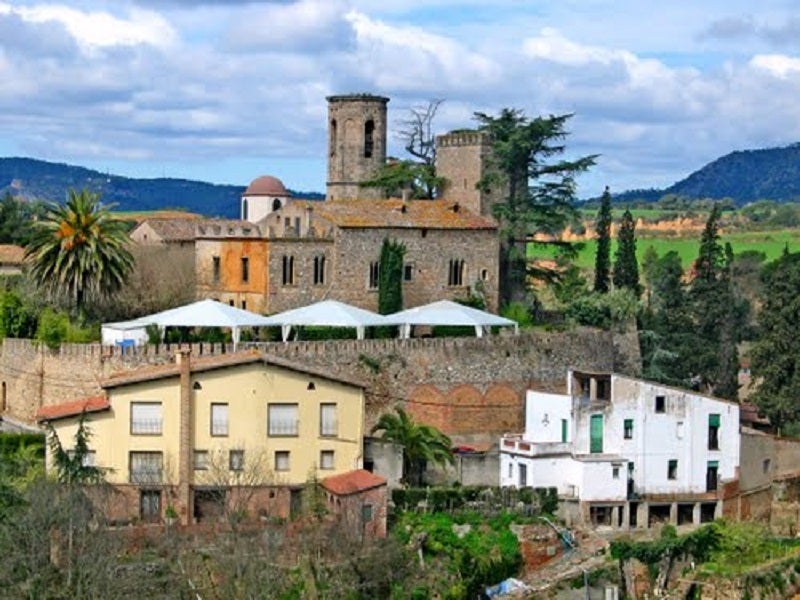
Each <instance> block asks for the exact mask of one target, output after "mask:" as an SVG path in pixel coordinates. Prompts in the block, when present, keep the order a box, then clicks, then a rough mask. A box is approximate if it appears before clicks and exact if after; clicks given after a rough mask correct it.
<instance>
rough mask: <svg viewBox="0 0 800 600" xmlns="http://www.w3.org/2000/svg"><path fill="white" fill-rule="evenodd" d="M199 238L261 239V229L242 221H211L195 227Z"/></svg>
mask: <svg viewBox="0 0 800 600" xmlns="http://www.w3.org/2000/svg"><path fill="white" fill-rule="evenodd" d="M195 236H196V237H198V238H260V237H262V233H261V229H260V228H259V227H258V226H257V225H254V224H252V223H247V222H241V221H224V220H209V221H200V222H198V223H197V225H195Z"/></svg>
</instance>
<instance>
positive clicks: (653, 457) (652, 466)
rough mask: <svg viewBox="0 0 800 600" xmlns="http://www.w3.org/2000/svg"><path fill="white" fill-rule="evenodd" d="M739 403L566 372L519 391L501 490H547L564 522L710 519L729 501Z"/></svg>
mask: <svg viewBox="0 0 800 600" xmlns="http://www.w3.org/2000/svg"><path fill="white" fill-rule="evenodd" d="M739 446H740V439H739V405H738V404H736V403H733V402H728V401H725V400H719V399H716V398H711V397H708V396H703V395H700V394H697V393H693V392H689V391H686V390H680V389H676V388H670V387H666V386H663V385H658V384H654V383H648V382H645V381H641V380H639V379H633V378H630V377H625V376H622V375H608V374H602V375H601V374H588V373H579V372H573V371H571V372H570V373H569V375H568V380H567V393H566V394H552V393H544V392H535V391H528V393H527V397H526V414H525V433H524V434H519V435H507V436H504V437H502V438H501V440H500V485H502V486H518V487H520V486H531V487H555V488H557V489H558V493H559V497H560V498H561V499H562V500H563V502H562V506H563V507H564V509H565V515H564V516H565V518H567V519H568V520H570V519H581V520H584V521H589V522H591V523H593V524H595V525H612V526H614V527H636V526H639V527H646V526H649V525H651V524H653V523H655V522H664V521H669V522H672V523H676V524H683V523H699V522H705V521H710V520H713V519H714V518H715V517H718V516H720V515H721V514H722V511H723V508H724V501H725V500H727V499H728V498H729V497H731V496H735V495H736V494H737V493H738V488H737V485H736V484H737V483H738V479H739Z"/></svg>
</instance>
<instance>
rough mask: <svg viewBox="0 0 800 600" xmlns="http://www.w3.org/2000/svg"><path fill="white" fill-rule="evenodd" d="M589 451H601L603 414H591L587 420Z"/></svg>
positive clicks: (594, 452) (595, 452)
mask: <svg viewBox="0 0 800 600" xmlns="http://www.w3.org/2000/svg"><path fill="white" fill-rule="evenodd" d="M589 452H591V453H592V454H602V452H603V415H592V417H591V419H590V421H589Z"/></svg>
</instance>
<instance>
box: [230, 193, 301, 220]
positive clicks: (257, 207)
mask: <svg viewBox="0 0 800 600" xmlns="http://www.w3.org/2000/svg"><path fill="white" fill-rule="evenodd" d="M275 200H280V201H281V207H283V206H285V205H286V202H287V201H288V200H289V197H288V196H242V198H241V200H240V201H239V216H240V218H241V219H242V220H246V221H249V222H250V223H257V222H258V221H260V220H261V219H263V218H264V217H266V216H267V215H268V214H270V213H271V212H272V203H273V202H274V201H275ZM245 201H247V219H245V218H244V203H245Z"/></svg>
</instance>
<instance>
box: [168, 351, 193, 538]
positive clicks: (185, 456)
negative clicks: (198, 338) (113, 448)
mask: <svg viewBox="0 0 800 600" xmlns="http://www.w3.org/2000/svg"><path fill="white" fill-rule="evenodd" d="M191 354H192V351H191V349H189V348H181V349H179V350H178V351H177V352H176V353H175V364H177V365H178V371H179V373H180V404H179V426H178V498H177V502H176V509H177V511H178V516H179V517H180V520H181V523H183V524H184V525H188V524H190V523H191V522H192V519H193V517H194V515H193V510H192V509H193V507H192V494H191V486H190V485H189V480H190V478H191V475H192V454H193V451H194V440H193V438H194V436H193V435H192V434H193V425H194V423H193V421H194V419H193V413H194V411H193V410H192V364H191ZM171 475H172V473H165V474H164V476H165V477H168V476H171ZM165 501H166V502H167V503H168V499H166V498H165Z"/></svg>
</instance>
